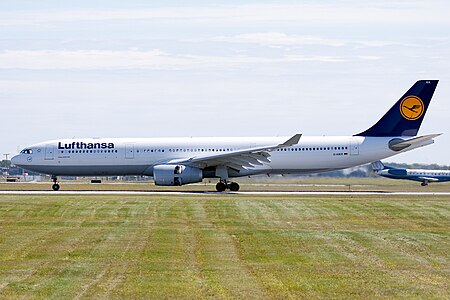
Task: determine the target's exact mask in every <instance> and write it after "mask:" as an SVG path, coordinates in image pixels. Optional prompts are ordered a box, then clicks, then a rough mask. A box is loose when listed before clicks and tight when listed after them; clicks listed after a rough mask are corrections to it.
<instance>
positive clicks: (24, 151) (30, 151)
mask: <svg viewBox="0 0 450 300" xmlns="http://www.w3.org/2000/svg"><path fill="white" fill-rule="evenodd" d="M20 153H22V154H33V150H31V149H23V150H22V151H20Z"/></svg>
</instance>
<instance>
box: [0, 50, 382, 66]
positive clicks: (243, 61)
mask: <svg viewBox="0 0 450 300" xmlns="http://www.w3.org/2000/svg"><path fill="white" fill-rule="evenodd" d="M361 59H367V58H365V57H356V56H355V57H342V56H332V55H283V56H280V57H263V56H245V55H230V56H212V55H204V56H202V55H174V54H169V53H166V52H163V51H161V50H159V49H154V50H151V51H138V50H124V51H111V50H75V51H68V50H17V51H16V50H15V51H11V50H6V51H1V52H0V69H34V70H39V69H53V70H62V69H84V70H94V69H125V68H130V69H166V70H176V69H199V68H205V69H208V68H215V69H233V68H239V67H241V66H244V65H247V64H271V63H272V64H276V63H283V62H295V61H297V62H301V61H310V62H311V61H315V62H322V63H330V62H342V61H348V60H361ZM369 59H373V57H369Z"/></svg>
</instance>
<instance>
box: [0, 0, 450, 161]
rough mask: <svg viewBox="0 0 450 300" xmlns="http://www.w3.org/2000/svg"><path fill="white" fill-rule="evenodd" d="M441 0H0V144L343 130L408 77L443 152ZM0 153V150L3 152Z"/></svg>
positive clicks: (15, 146)
mask: <svg viewBox="0 0 450 300" xmlns="http://www.w3.org/2000/svg"><path fill="white" fill-rule="evenodd" d="M449 11H450V2H448V1H443V0H442V1H440V0H436V1H415V0H405V1H403V0H401V1H400V0H389V1H383V0H382V1H365V0H358V1H356V0H355V1H352V0H347V1H320V0H317V1H312V0H311V1H283V0H278V1H263V0H260V1H235V0H231V1H199V0H191V1H175V0H173V1H170V0H169V1H137V0H129V1H116V0H108V1H106V0H105V1H101V0H87V1H86V0H79V1H56V0H53V1H52V0H42V1H32V0H11V1H10V0H2V1H1V2H0V105H1V106H0V111H1V120H2V122H1V123H2V129H0V136H1V138H0V154H4V153H10V154H14V153H16V152H17V151H18V150H20V149H21V148H23V147H25V146H27V145H31V144H34V143H38V142H42V141H45V140H53V139H60V138H72V137H78V138H81V137H162V136H170V137H177V136H290V135H293V134H295V133H302V134H304V135H352V134H355V133H359V132H361V131H363V130H365V129H367V128H368V127H370V126H371V125H373V124H374V123H375V122H376V121H377V120H378V119H379V118H380V117H381V116H382V115H383V114H384V113H385V112H386V111H387V110H388V109H389V108H390V107H391V106H392V105H393V104H394V103H395V102H396V101H397V100H398V99H399V98H400V97H401V96H402V95H403V94H404V93H405V92H406V91H407V89H409V87H410V86H411V85H412V84H414V82H415V81H417V80H419V79H439V80H440V82H439V85H438V87H437V90H436V92H435V95H434V97H433V99H432V102H431V105H430V107H429V109H428V112H427V115H426V116H425V119H424V122H423V124H422V127H421V129H420V132H419V133H420V134H428V133H443V135H442V136H440V137H438V138H437V139H436V143H435V144H433V145H431V146H427V147H424V148H421V149H417V150H414V151H411V152H408V153H405V154H400V155H397V156H394V157H392V158H390V159H388V160H386V161H388V162H389V161H392V162H402V163H415V162H419V163H438V164H443V165H450V159H449V157H448V155H447V153H448V149H449V148H450V132H449V129H450V121H449V118H448V115H449V103H448V99H449V98H450V97H449V96H450V73H449V70H450V18H448V12H449ZM3 158H4V156H3Z"/></svg>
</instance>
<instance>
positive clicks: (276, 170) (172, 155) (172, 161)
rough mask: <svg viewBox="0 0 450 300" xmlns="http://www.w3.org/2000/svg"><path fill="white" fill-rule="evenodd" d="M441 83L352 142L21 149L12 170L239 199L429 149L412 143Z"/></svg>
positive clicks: (301, 139) (204, 141)
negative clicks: (251, 185) (207, 185)
mask: <svg viewBox="0 0 450 300" xmlns="http://www.w3.org/2000/svg"><path fill="white" fill-rule="evenodd" d="M437 84H438V80H420V81H417V82H416V83H415V84H414V85H413V86H412V87H411V88H410V89H409V90H408V91H407V92H406V93H405V94H404V95H403V96H402V97H401V98H400V100H398V101H397V102H396V103H395V105H394V106H393V107H392V108H391V109H390V110H389V111H388V112H387V113H386V114H385V115H384V116H383V117H382V118H381V119H380V120H379V121H378V122H377V123H376V124H375V125H373V126H372V127H370V128H369V129H367V130H365V131H363V132H361V133H358V134H355V135H353V136H302V135H301V134H295V135H294V136H292V137H266V138H262V137H245V138H244V137H208V138H142V139H133V138H110V139H105V138H102V139H65V140H55V141H48V142H43V143H39V144H35V145H32V146H30V147H26V148H25V149H24V150H22V151H21V152H20V154H18V155H16V156H14V157H13V158H12V160H11V162H12V163H13V164H14V165H17V166H19V167H22V168H24V169H27V170H31V171H35V172H39V173H44V174H50V175H52V180H53V190H55V191H56V190H59V188H60V186H59V184H58V176H122V175H147V176H153V178H154V181H155V184H156V185H163V186H180V185H184V184H189V183H196V182H201V181H202V180H203V179H204V178H218V180H219V181H218V183H217V185H216V189H217V191H219V192H223V191H225V190H226V189H229V190H231V191H238V190H239V184H238V183H236V182H234V181H231V180H230V178H236V177H241V176H250V175H256V174H307V173H318V172H326V171H332V170H338V169H344V168H349V167H353V166H357V165H361V164H365V163H370V162H373V161H376V160H380V159H384V158H387V157H390V156H393V155H396V154H399V153H402V152H405V151H409V150H412V149H415V148H418V147H422V146H425V145H429V144H432V143H433V142H434V140H433V138H435V137H436V136H438V135H439V134H429V135H423V136H417V133H418V131H419V128H420V125H421V123H422V120H423V118H424V116H425V113H426V111H427V108H428V106H429V103H430V100H431V98H432V96H433V93H434V90H435V89H436V86H437Z"/></svg>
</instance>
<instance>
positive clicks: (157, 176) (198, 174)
mask: <svg viewBox="0 0 450 300" xmlns="http://www.w3.org/2000/svg"><path fill="white" fill-rule="evenodd" d="M153 178H154V180H155V184H156V185H165V186H173V185H183V184H188V183H195V182H201V181H202V179H203V171H202V170H201V169H199V168H194V167H188V166H183V165H156V166H154V167H153Z"/></svg>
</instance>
